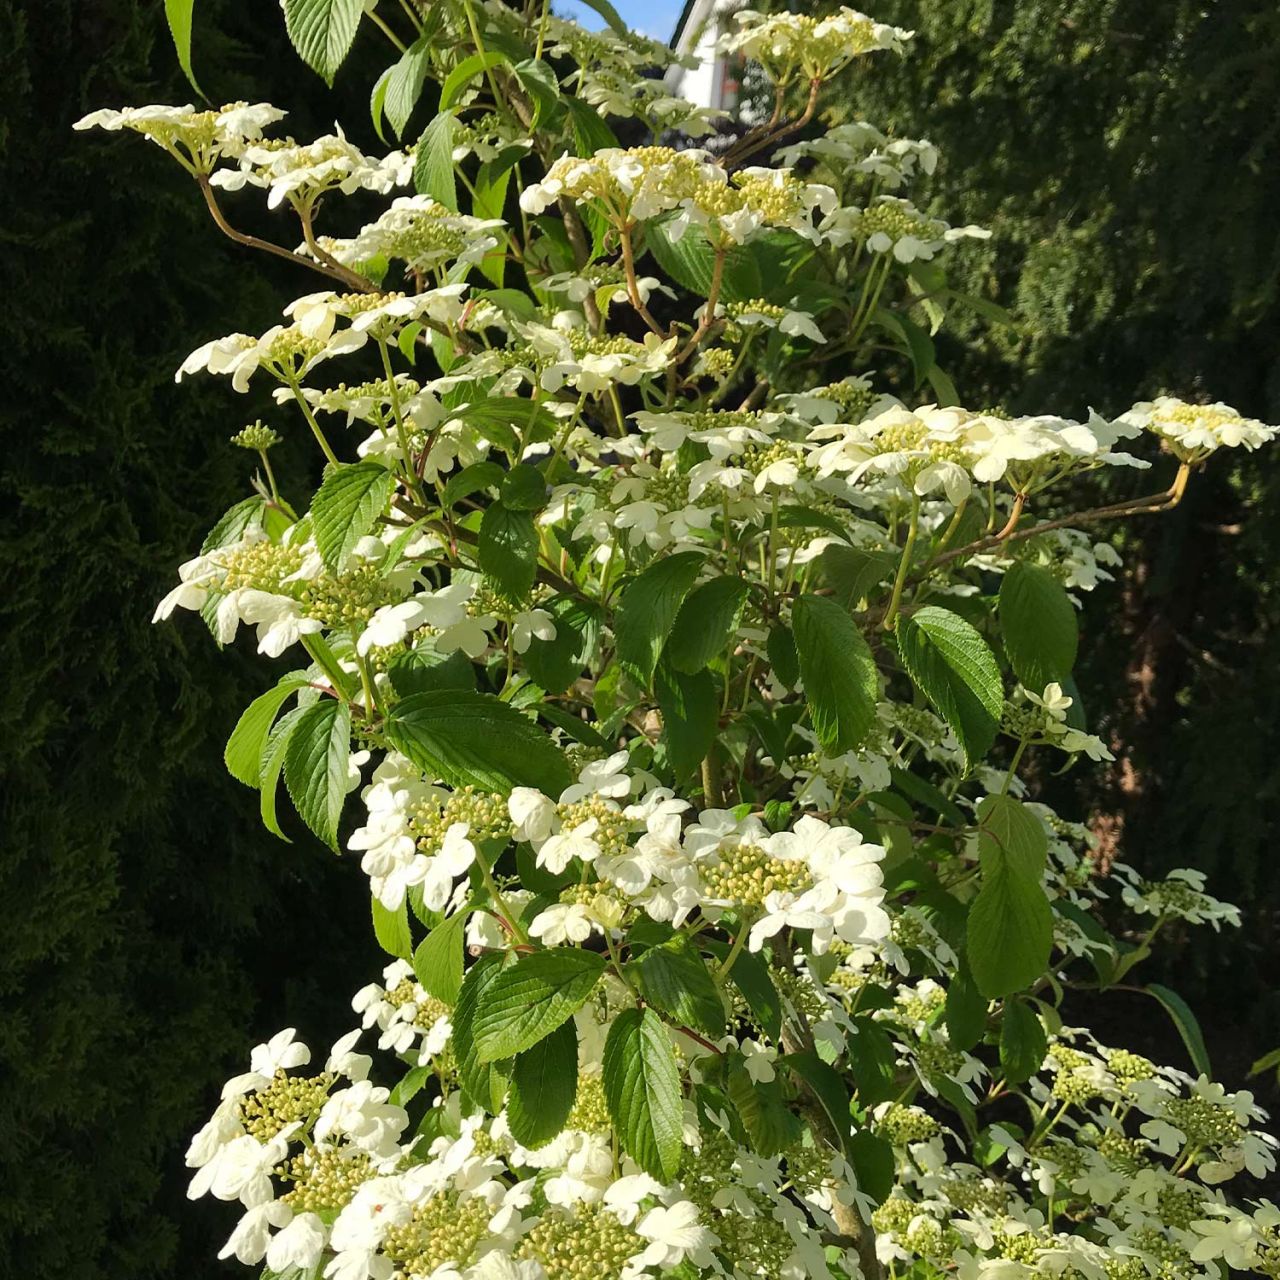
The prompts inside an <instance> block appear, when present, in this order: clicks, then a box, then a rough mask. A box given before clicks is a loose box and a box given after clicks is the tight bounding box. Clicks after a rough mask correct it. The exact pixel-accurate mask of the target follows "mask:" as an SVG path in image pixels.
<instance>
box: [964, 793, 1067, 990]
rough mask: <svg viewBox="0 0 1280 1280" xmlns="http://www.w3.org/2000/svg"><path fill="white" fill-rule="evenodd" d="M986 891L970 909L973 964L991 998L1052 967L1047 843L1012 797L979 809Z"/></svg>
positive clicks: (993, 799) (1031, 816)
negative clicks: (1045, 884) (1046, 884)
mask: <svg viewBox="0 0 1280 1280" xmlns="http://www.w3.org/2000/svg"><path fill="white" fill-rule="evenodd" d="M978 821H979V823H980V824H981V830H980V832H979V835H978V854H979V859H980V863H981V870H982V887H981V889H980V890H979V891H978V896H977V897H976V898H975V899H974V901H973V903H972V905H971V906H970V907H969V918H968V929H967V933H968V960H969V968H970V970H971V972H972V973H973V979H974V982H975V983H976V984H977V987H978V990H979V991H980V992H981V993H982V994H983V995H984V996H986V997H987V998H988V999H990V1000H995V999H998V998H999V997H1000V996H1007V995H1011V994H1012V993H1013V992H1015V991H1021V990H1023V989H1024V988H1026V987H1029V986H1030V985H1031V984H1032V983H1033V982H1035V980H1036V979H1037V978H1039V977H1040V975H1041V974H1042V973H1044V971H1045V970H1046V969H1047V968H1048V965H1049V951H1050V948H1051V946H1052V943H1053V912H1052V910H1051V909H1050V907H1049V900H1048V898H1047V897H1046V896H1045V892H1044V887H1043V885H1042V884H1041V880H1040V877H1041V874H1042V872H1043V870H1044V864H1045V856H1046V850H1047V847H1048V841H1047V838H1046V836H1045V833H1044V828H1043V826H1042V825H1041V823H1040V820H1039V819H1038V818H1037V817H1036V816H1035V815H1034V814H1033V813H1031V812H1030V810H1028V809H1027V808H1026V807H1025V806H1023V805H1022V804H1021V803H1020V802H1019V801H1017V800H1015V799H1013V798H1012V797H1011V796H988V797H987V798H986V799H985V800H984V801H983V802H982V804H980V805H979V806H978Z"/></svg>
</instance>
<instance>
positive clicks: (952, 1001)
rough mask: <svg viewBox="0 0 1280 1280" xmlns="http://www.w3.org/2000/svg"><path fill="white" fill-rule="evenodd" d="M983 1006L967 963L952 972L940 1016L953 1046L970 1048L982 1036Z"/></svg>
mask: <svg viewBox="0 0 1280 1280" xmlns="http://www.w3.org/2000/svg"><path fill="white" fill-rule="evenodd" d="M987 1006H988V1001H987V998H986V996H984V995H983V994H982V992H981V991H979V990H978V986H977V983H975V982H974V980H973V974H971V973H970V972H969V967H968V965H964V966H963V967H962V968H961V969H959V970H958V972H956V973H954V974H952V976H951V982H950V983H949V984H948V986H947V1003H946V1008H945V1012H944V1019H945V1021H946V1025H947V1038H948V1040H949V1041H950V1042H951V1044H952V1045H953V1046H954V1047H955V1048H957V1049H963V1050H968V1049H972V1048H973V1046H974V1045H976V1044H977V1043H978V1041H980V1040H981V1039H982V1036H983V1033H984V1032H985V1031H986V1027H987Z"/></svg>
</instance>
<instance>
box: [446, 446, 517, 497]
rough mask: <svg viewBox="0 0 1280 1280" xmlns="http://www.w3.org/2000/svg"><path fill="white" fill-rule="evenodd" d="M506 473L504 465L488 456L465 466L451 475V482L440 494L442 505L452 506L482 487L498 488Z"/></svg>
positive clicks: (477, 491)
mask: <svg viewBox="0 0 1280 1280" xmlns="http://www.w3.org/2000/svg"><path fill="white" fill-rule="evenodd" d="M506 474H507V473H506V471H505V470H503V468H502V467H500V466H498V464H497V463H496V462H490V461H489V460H488V459H487V458H486V459H483V460H482V461H480V462H473V463H472V464H471V465H470V466H467V467H463V468H462V470H461V471H455V472H454V473H453V475H451V476H450V477H449V482H448V483H447V484H446V485H445V487H444V492H443V493H442V494H441V495H440V503H441V505H442V506H445V507H452V506H455V505H456V504H457V503H459V502H461V501H462V499H463V498H469V497H470V496H471V495H472V494H473V493H479V492H480V491H481V490H482V489H496V488H497V487H498V486H499V485H500V484H501V483H502V477H503V476H504V475H506Z"/></svg>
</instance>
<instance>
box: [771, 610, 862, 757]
mask: <svg viewBox="0 0 1280 1280" xmlns="http://www.w3.org/2000/svg"><path fill="white" fill-rule="evenodd" d="M791 629H792V632H793V634H794V636H795V641H796V653H797V654H798V655H799V659H800V675H801V677H802V678H803V680H804V694H805V701H806V702H808V704H809V715H810V717H811V718H812V720H813V729H814V732H815V733H816V734H817V735H818V741H819V742H821V743H822V745H823V746H824V747H825V748H826V750H827V751H828V752H830V753H831V754H837V755H838V754H840V753H841V752H844V751H852V750H853V749H854V748H855V747H858V746H860V745H861V744H862V742H863V740H864V739H865V738H866V736H867V733H868V731H869V730H870V728H871V726H872V724H873V723H874V722H875V715H876V699H877V697H878V696H879V684H878V682H877V680H876V663H875V659H874V658H873V657H872V656H871V650H870V648H869V647H868V646H867V642H866V641H865V640H864V639H863V638H862V633H861V632H860V631H859V630H858V627H857V624H856V623H855V622H854V620H853V619H852V618H851V617H850V616H849V614H848V613H846V612H845V610H844V609H842V608H841V607H840V606H839V605H838V604H836V602H835V601H834V600H829V599H827V598H826V597H825V596H801V597H800V598H799V599H798V600H797V601H796V602H795V604H794V605H793V606H792V609H791Z"/></svg>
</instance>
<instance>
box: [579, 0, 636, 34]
mask: <svg viewBox="0 0 1280 1280" xmlns="http://www.w3.org/2000/svg"><path fill="white" fill-rule="evenodd" d="M582 3H583V4H585V5H586V6H587V8H588V9H594V10H595V11H596V12H597V13H598V14H599V15H600V16H601V17H602V18H603V19H604V20H605V21H606V22H607V23H608V24H609V25H610V26H611V27H612V28H613V29H614V31H616V32H617V33H618V35H620V36H623V37H625V38H630V36H631V34H632V33H631V28H630V27H628V26H627V24H626V23H625V22H623V20H622V18H621V16H620V15H619V13H618V11H617V9H615V8H614V7H613V5H611V4H610V3H609V0H582Z"/></svg>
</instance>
